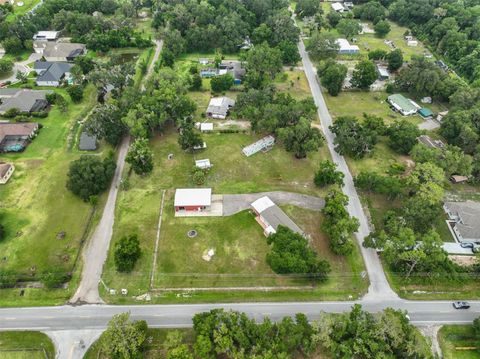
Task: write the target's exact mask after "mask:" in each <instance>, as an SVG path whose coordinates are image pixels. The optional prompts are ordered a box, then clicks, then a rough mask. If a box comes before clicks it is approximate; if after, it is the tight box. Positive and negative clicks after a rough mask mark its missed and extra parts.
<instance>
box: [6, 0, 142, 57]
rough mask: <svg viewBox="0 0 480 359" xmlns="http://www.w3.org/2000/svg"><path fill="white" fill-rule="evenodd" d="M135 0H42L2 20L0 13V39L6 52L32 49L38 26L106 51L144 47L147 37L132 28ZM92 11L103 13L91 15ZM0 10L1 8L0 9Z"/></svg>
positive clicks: (13, 52) (91, 47) (14, 52)
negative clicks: (32, 9)
mask: <svg viewBox="0 0 480 359" xmlns="http://www.w3.org/2000/svg"><path fill="white" fill-rule="evenodd" d="M134 3H137V1H128V2H124V3H120V2H118V1H116V0H72V1H68V2H65V1H63V0H45V1H44V2H43V4H42V6H40V7H38V8H37V9H36V10H35V12H34V13H27V14H25V15H23V16H20V17H17V18H16V19H15V20H14V21H9V22H7V21H5V19H4V17H3V18H2V16H0V42H1V43H2V44H3V46H4V48H5V50H6V51H7V53H12V54H16V53H20V52H21V51H22V50H24V49H31V47H32V40H31V39H32V36H33V35H34V34H35V33H36V32H37V31H39V30H44V29H48V28H55V29H56V30H63V31H64V33H65V34H66V35H69V36H71V37H72V38H73V40H74V41H80V42H85V43H86V44H87V46H88V47H89V48H90V49H92V50H100V51H106V50H108V49H110V48H113V47H126V46H136V47H146V46H150V44H151V42H150V40H147V39H143V38H142V37H141V34H139V33H138V32H136V31H134V30H133V28H134V24H133V22H132V21H131V17H133V16H135V13H133V15H132V14H131V12H130V11H128V9H129V8H132V7H133V6H134V5H133V4H134ZM95 11H99V12H101V13H102V14H105V15H115V16H108V17H107V16H106V17H104V16H93V15H92V14H93V13H94V12H95ZM0 13H1V11H0Z"/></svg>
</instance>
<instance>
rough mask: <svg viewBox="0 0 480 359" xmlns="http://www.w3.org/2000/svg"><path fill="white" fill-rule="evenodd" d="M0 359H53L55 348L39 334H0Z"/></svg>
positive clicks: (47, 338) (46, 337) (45, 336)
mask: <svg viewBox="0 0 480 359" xmlns="http://www.w3.org/2000/svg"><path fill="white" fill-rule="evenodd" d="M0 358H2V359H27V358H28V359H37V358H38V359H44V358H51V359H53V358H55V348H54V346H53V343H52V341H51V340H50V338H49V337H48V336H47V335H46V334H43V333H40V332H0Z"/></svg>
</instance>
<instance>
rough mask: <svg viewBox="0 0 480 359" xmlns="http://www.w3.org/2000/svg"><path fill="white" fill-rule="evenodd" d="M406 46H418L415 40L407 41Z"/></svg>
mask: <svg viewBox="0 0 480 359" xmlns="http://www.w3.org/2000/svg"><path fill="white" fill-rule="evenodd" d="M407 46H410V47H417V46H418V41H417V40H407Z"/></svg>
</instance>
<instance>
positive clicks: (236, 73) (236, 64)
mask: <svg viewBox="0 0 480 359" xmlns="http://www.w3.org/2000/svg"><path fill="white" fill-rule="evenodd" d="M219 69H220V71H222V70H225V71H226V72H227V73H229V74H230V75H232V76H233V79H234V84H235V85H239V84H240V83H241V82H242V78H243V76H245V73H246V70H245V68H244V67H243V65H242V63H241V62H240V61H236V60H223V61H222V63H221V64H220V67H219Z"/></svg>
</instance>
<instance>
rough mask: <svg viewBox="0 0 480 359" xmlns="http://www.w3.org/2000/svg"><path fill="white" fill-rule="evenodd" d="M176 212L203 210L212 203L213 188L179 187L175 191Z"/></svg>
mask: <svg viewBox="0 0 480 359" xmlns="http://www.w3.org/2000/svg"><path fill="white" fill-rule="evenodd" d="M173 205H174V207H175V212H202V211H205V210H207V209H208V208H210V206H211V205H212V189H211V188H179V189H177V190H176V191H175V199H174V204H173Z"/></svg>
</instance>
